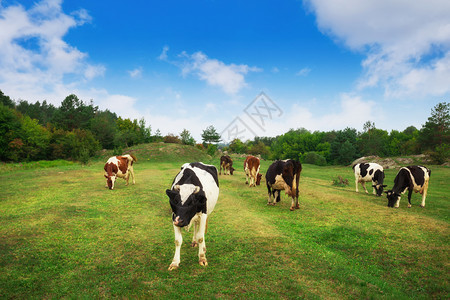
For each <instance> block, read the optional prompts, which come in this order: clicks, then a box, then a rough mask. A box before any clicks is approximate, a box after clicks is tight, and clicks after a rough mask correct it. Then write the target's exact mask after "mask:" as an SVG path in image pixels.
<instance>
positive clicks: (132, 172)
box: [129, 166, 136, 184]
mask: <svg viewBox="0 0 450 300" xmlns="http://www.w3.org/2000/svg"><path fill="white" fill-rule="evenodd" d="M129 172H130V174H131V177H133V184H136V181H135V180H134V170H133V166H131V167H130V170H129Z"/></svg>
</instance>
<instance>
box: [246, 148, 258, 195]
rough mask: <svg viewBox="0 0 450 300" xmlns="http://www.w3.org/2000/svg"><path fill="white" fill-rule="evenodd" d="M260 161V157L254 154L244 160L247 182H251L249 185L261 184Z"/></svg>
mask: <svg viewBox="0 0 450 300" xmlns="http://www.w3.org/2000/svg"><path fill="white" fill-rule="evenodd" d="M259 167H260V161H259V158H258V157H255V156H253V155H249V156H247V158H246V159H245V161H244V171H245V184H248V183H249V180H248V179H249V178H250V184H249V187H252V186H257V185H260V183H261V177H262V174H260V173H259Z"/></svg>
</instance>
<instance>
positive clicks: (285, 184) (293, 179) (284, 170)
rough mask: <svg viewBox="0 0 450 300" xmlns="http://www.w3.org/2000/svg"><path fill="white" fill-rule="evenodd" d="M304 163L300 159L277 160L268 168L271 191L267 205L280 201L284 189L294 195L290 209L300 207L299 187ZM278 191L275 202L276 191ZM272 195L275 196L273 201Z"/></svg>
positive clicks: (268, 183) (267, 178)
mask: <svg viewBox="0 0 450 300" xmlns="http://www.w3.org/2000/svg"><path fill="white" fill-rule="evenodd" d="M301 171H302V164H301V163H300V162H299V161H296V160H292V159H288V160H277V161H275V162H274V163H272V164H271V165H270V167H269V169H267V173H266V184H267V190H268V193H269V199H268V202H267V205H275V204H276V202H280V191H281V190H284V191H285V192H286V194H287V195H288V196H290V197H292V204H291V208H290V210H294V209H298V208H300V205H299V203H298V188H299V186H298V185H299V180H300V172H301ZM276 192H278V194H277V196H276V202H275V193H276ZM272 196H273V197H274V199H273V201H272Z"/></svg>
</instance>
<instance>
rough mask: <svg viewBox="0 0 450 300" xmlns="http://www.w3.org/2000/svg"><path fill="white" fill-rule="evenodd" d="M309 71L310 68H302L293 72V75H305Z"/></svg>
mask: <svg viewBox="0 0 450 300" xmlns="http://www.w3.org/2000/svg"><path fill="white" fill-rule="evenodd" d="M309 72H311V69H310V68H303V69H301V70H300V71H298V72H297V73H295V75H297V76H307V75H308V74H309Z"/></svg>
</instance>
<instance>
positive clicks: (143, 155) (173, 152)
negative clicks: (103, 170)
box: [100, 143, 212, 163]
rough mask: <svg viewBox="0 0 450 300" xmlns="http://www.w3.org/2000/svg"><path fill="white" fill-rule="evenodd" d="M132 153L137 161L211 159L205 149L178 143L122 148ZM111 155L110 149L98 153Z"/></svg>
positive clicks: (102, 157) (105, 156) (105, 157)
mask: <svg viewBox="0 0 450 300" xmlns="http://www.w3.org/2000/svg"><path fill="white" fill-rule="evenodd" d="M127 153H130V154H133V155H135V156H136V158H137V160H138V163H139V162H140V161H154V162H164V161H171V162H193V161H203V162H209V161H211V159H212V158H211V156H210V155H208V154H207V153H206V152H205V151H202V150H200V149H198V148H196V147H193V146H188V145H180V144H166V143H149V144H140V145H136V146H132V147H129V148H124V150H123V154H127ZM112 155H113V151H112V150H108V151H105V150H103V151H102V152H101V154H100V158H101V159H102V160H104V159H107V158H108V157H110V156H112Z"/></svg>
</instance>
